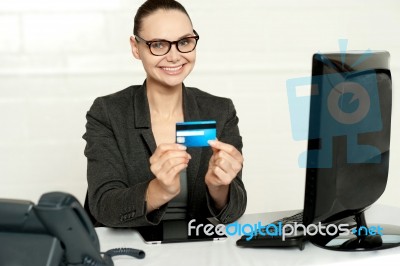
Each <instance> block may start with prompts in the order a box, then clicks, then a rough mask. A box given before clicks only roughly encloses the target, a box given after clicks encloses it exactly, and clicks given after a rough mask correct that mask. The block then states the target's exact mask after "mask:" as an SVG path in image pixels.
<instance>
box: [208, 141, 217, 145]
mask: <svg viewBox="0 0 400 266" xmlns="http://www.w3.org/2000/svg"><path fill="white" fill-rule="evenodd" d="M215 143H217V142H216V141H215V140H209V141H208V144H210V145H214V144H215Z"/></svg>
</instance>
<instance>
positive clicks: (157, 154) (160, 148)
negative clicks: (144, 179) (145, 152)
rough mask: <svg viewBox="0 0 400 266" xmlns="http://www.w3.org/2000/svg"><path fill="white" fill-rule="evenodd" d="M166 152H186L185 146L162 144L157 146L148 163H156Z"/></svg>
mask: <svg viewBox="0 0 400 266" xmlns="http://www.w3.org/2000/svg"><path fill="white" fill-rule="evenodd" d="M168 151H186V146H184V145H181V144H177V143H162V144H160V145H158V146H157V148H156V150H155V151H154V153H153V155H152V156H151V157H150V163H152V161H157V160H158V159H159V158H160V157H161V156H162V155H163V154H164V153H166V152H168Z"/></svg>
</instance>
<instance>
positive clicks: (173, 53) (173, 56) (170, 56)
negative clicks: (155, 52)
mask: <svg viewBox="0 0 400 266" xmlns="http://www.w3.org/2000/svg"><path fill="white" fill-rule="evenodd" d="M180 58H181V53H180V52H179V51H178V49H177V48H176V45H172V46H171V49H170V50H169V52H168V53H167V57H166V59H167V61H168V62H178V61H179V60H180Z"/></svg>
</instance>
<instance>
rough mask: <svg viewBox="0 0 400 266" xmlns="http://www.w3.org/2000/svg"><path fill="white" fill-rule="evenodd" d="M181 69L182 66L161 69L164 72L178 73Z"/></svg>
mask: <svg viewBox="0 0 400 266" xmlns="http://www.w3.org/2000/svg"><path fill="white" fill-rule="evenodd" d="M181 68H182V66H178V67H163V69H164V70H166V71H178V70H179V69H181Z"/></svg>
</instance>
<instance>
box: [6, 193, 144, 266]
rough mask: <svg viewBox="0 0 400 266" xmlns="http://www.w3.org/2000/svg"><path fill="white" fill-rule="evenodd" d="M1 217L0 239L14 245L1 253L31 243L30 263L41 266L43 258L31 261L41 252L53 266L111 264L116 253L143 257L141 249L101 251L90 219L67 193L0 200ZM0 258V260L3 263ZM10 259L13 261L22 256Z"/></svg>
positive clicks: (22, 247) (99, 265)
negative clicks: (37, 200)
mask: <svg viewBox="0 0 400 266" xmlns="http://www.w3.org/2000/svg"><path fill="white" fill-rule="evenodd" d="M1 216H3V217H8V218H7V219H6V220H4V221H0V240H4V241H7V242H9V243H12V245H14V246H9V247H8V249H4V250H2V249H1V248H0V255H2V252H4V253H7V252H10V251H13V250H19V249H24V248H27V246H32V245H33V247H32V250H30V251H31V252H32V255H31V258H30V263H29V265H32V266H34V265H43V264H41V263H42V262H39V261H40V259H42V260H43V258H38V260H37V261H38V262H37V263H36V264H35V262H34V259H35V255H36V256H37V257H43V256H44V255H43V254H45V255H46V256H49V258H48V259H47V262H49V261H51V262H52V263H46V265H52V266H53V265H55V266H58V265H74V266H113V261H112V259H111V257H113V256H116V255H129V256H133V257H136V258H144V256H145V253H144V252H143V251H141V250H136V249H131V248H120V249H112V250H109V251H107V252H105V253H101V252H100V244H99V239H98V237H97V234H96V231H95V230H94V228H93V225H92V222H91V221H90V219H89V217H88V215H87V214H86V212H85V210H84V209H83V208H82V206H81V205H80V203H79V202H78V200H77V199H76V198H75V197H74V196H72V195H70V194H67V193H63V192H50V193H46V194H44V195H42V197H41V198H40V200H39V203H38V204H37V205H34V204H33V203H31V202H29V201H18V200H17V201H16V200H0V217H1ZM38 241H41V242H38ZM24 244H26V245H27V246H24ZM35 249H37V250H35ZM47 250H49V251H47ZM40 254H42V255H40ZM0 257H2V256H0ZM1 259H2V258H0V262H6V261H2V260H1ZM10 259H13V261H12V262H14V263H15V261H17V260H22V259H23V258H10ZM11 264H12V263H11ZM18 265H19V264H18ZM22 265H24V264H22Z"/></svg>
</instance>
